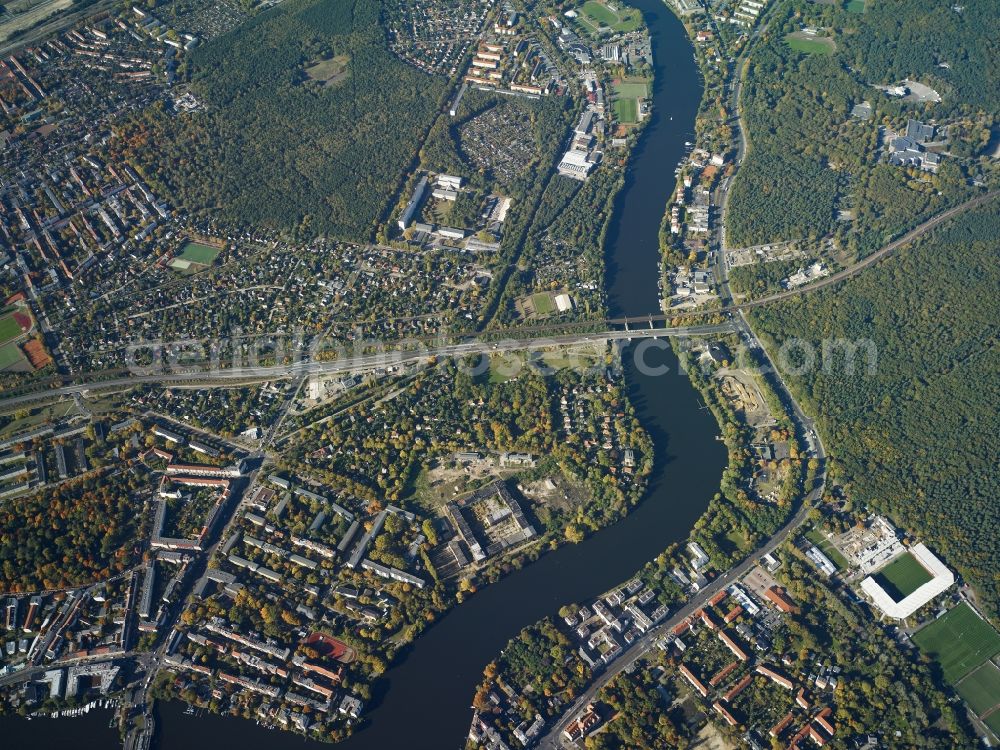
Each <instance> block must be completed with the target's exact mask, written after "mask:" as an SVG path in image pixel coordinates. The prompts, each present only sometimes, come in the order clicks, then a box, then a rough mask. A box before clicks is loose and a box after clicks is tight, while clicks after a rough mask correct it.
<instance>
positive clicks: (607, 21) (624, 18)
mask: <svg viewBox="0 0 1000 750" xmlns="http://www.w3.org/2000/svg"><path fill="white" fill-rule="evenodd" d="M580 14H581V16H582V17H583V18H584V20H585V21H587V25H588V26H590V27H592V28H594V29H595V30H599V29H600V27H601V26H602V25H603V26H607V27H608V28H610V29H612V30H613V31H618V32H627V31H635V30H636V29H638V28H639V27H640V26H641V25H642V15H641V14H640V13H639V11H638V10H636V9H635V8H630V7H628V6H627V5H622V4H620V3H617V2H615V3H610V4H606V3H602V2H598V0H587V2H586V3H584V4H583V8H581V9H580Z"/></svg>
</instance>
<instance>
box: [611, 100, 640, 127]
mask: <svg viewBox="0 0 1000 750" xmlns="http://www.w3.org/2000/svg"><path fill="white" fill-rule="evenodd" d="M613 106H614V109H615V117H617V118H618V122H620V123H621V124H622V125H634V124H635V123H637V122H638V121H639V103H638V102H637V101H636V100H635V99H615V101H614V105H613Z"/></svg>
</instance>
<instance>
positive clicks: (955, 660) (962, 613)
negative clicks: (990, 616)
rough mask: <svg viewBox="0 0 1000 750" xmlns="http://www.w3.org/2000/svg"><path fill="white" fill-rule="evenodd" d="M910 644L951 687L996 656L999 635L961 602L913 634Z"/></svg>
mask: <svg viewBox="0 0 1000 750" xmlns="http://www.w3.org/2000/svg"><path fill="white" fill-rule="evenodd" d="M913 642H914V643H916V644H917V646H919V647H920V650H921V651H923V652H924V653H925V654H927V655H928V656H930V657H931V658H932V659H934V660H935V661H936V662H937V663H938V664H940V665H941V670H942V671H943V672H944V678H945V679H946V680H947V681H948V682H950V683H952V684H955V683H956V682H958V681H959V680H960V679H961V678H962V677H964V676H965V675H967V674H968V673H969V672H971V671H972V670H973V669H975V668H976V667H978V666H979V665H980V664H982V663H983V662H984V661H986V660H987V659H990V658H992V657H993V656H995V655H996V654H997V653H1000V633H997V631H996V630H994V629H993V627H992V626H991V625H990V624H989V623H988V622H986V621H985V620H983V619H982V618H981V617H980V616H979V615H977V614H976V612H975V611H974V610H973V609H972V607H970V606H969V605H968V604H966V603H965V602H962V603H961V604H959V605H958V606H957V607H953V608H952V609H951V610H950V611H949V612H948V613H947V614H945V615H943V616H942V617H939V618H938V619H937V620H935V621H934V622H932V623H931V624H930V625H928V626H926V627H925V628H923V629H921V630H920V631H918V632H917V633H916V634H914V636H913Z"/></svg>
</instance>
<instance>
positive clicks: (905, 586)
mask: <svg viewBox="0 0 1000 750" xmlns="http://www.w3.org/2000/svg"><path fill="white" fill-rule="evenodd" d="M931 578H932V576H931V574H930V573H928V572H927V570H926V569H925V568H924V566H923V565H921V564H920V563H918V562H917V559H916V558H915V557H914V556H913V555H911V554H910V553H909V552H904V553H903V554H902V555H900V556H899V557H897V558H896V559H895V560H893V561H892V562H891V563H889V564H888V565H886V566H885V567H884V568H882V570H880V571H879V572H878V573H877V574H876V575H875V580H876V581H878V582H879V584H880V585H881V586H882V588H884V589H885V590H886V591H887V592H888V593H889V595H890V596H892V598H893V599H895V600H896V601H899V600H900V599H903V598H905V597H907V596H909V595H910V594H912V593H913V592H914V591H916V590H917V589H918V588H920V587H921V586H923V585H924V584H925V583H927V582H928V581H929V580H931Z"/></svg>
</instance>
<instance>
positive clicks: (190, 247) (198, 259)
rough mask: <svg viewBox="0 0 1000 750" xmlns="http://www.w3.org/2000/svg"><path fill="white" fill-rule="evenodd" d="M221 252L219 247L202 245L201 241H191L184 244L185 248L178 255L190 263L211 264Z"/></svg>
mask: <svg viewBox="0 0 1000 750" xmlns="http://www.w3.org/2000/svg"><path fill="white" fill-rule="evenodd" d="M220 252H222V251H221V250H219V248H217V247H212V246H210V245H202V244H201V243H200V242H189V243H187V244H186V245H185V246H184V249H183V250H182V251H181V254H180V255H179V256H178V257H179V258H180V259H181V260H186V261H188V262H189V263H198V264H199V265H202V266H210V265H212V263H214V262H215V259H216V258H218V257H219V253H220Z"/></svg>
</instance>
